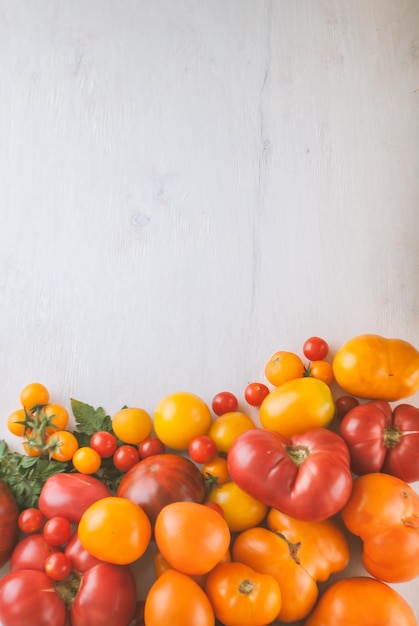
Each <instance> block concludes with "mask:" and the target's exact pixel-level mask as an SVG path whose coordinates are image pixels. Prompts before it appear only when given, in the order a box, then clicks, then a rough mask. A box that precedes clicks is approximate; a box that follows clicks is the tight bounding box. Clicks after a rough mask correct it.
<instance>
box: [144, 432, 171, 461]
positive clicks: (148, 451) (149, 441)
mask: <svg viewBox="0 0 419 626" xmlns="http://www.w3.org/2000/svg"><path fill="white" fill-rule="evenodd" d="M138 452H139V453H140V458H141V459H146V458H147V457H149V456H154V455H155V454H164V453H165V452H166V446H165V445H164V443H163V442H162V441H161V440H160V439H159V438H158V437H152V436H151V437H146V438H145V439H143V440H142V441H141V442H140V443H139V444H138Z"/></svg>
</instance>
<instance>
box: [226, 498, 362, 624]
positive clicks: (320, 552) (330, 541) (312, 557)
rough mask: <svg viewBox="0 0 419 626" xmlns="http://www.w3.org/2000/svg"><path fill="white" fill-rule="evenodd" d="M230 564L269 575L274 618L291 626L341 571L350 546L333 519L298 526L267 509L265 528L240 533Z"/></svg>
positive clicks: (303, 614) (348, 555)
mask: <svg viewBox="0 0 419 626" xmlns="http://www.w3.org/2000/svg"><path fill="white" fill-rule="evenodd" d="M232 556H233V559H234V560H235V561H239V562H241V563H245V564H246V565H248V566H249V567H252V568H253V569H254V570H256V571H258V572H261V573H263V574H269V575H271V576H274V577H275V579H276V581H277V582H278V584H279V587H280V589H281V592H282V603H281V610H280V612H279V614H278V619H279V620H281V623H282V621H284V622H287V623H288V622H294V621H296V620H300V619H303V618H304V617H306V616H307V615H308V614H309V612H310V611H311V610H312V608H313V606H314V605H315V603H316V601H317V598H318V595H319V586H318V584H319V583H320V582H324V581H326V580H328V578H329V577H330V576H331V575H332V574H334V573H337V572H340V571H342V570H343V569H344V568H345V567H346V565H347V564H348V562H349V557H350V553H349V545H348V541H347V539H346V536H345V534H344V532H343V530H342V529H341V527H340V526H339V525H338V523H337V521H336V520H333V519H327V520H324V521H322V522H303V521H300V520H297V519H295V518H293V517H290V516H288V515H285V514H283V513H281V512H280V511H278V510H276V509H271V510H270V511H269V513H268V517H267V528H265V527H260V526H257V527H253V528H250V529H248V530H245V531H244V532H242V533H240V534H239V535H238V536H237V538H236V540H235V542H234V544H233V549H232Z"/></svg>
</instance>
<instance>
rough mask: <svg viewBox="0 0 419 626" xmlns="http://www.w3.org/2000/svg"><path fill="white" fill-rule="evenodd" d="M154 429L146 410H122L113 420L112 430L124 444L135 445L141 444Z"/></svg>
mask: <svg viewBox="0 0 419 626" xmlns="http://www.w3.org/2000/svg"><path fill="white" fill-rule="evenodd" d="M152 427H153V423H152V421H151V417H150V415H149V414H148V413H147V411H145V410H144V409H139V408H125V409H121V410H120V411H118V412H117V413H115V415H114V416H113V419H112V429H113V431H114V433H115V435H116V436H117V437H118V438H119V439H120V440H121V441H123V442H124V443H132V444H134V445H136V444H139V443H141V442H142V441H143V440H144V439H145V438H146V437H148V436H149V434H150V433H151V429H152Z"/></svg>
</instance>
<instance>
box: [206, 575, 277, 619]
mask: <svg viewBox="0 0 419 626" xmlns="http://www.w3.org/2000/svg"><path fill="white" fill-rule="evenodd" d="M205 590H206V593H207V595H208V597H209V599H210V601H211V604H212V607H213V609H214V613H215V616H216V618H217V619H219V620H220V621H221V622H222V623H223V624H224V626H267V625H268V624H270V623H271V622H272V620H274V619H276V617H277V616H278V613H279V610H280V608H281V590H280V588H279V585H278V582H277V581H276V579H275V578H274V576H271V575H269V574H261V573H260V572H256V571H255V570H253V569H252V568H251V567H249V566H248V565H245V564H244V563H233V562H231V563H224V564H222V565H217V567H215V568H214V569H213V570H212V572H210V574H209V575H208V578H207V581H206V583H205Z"/></svg>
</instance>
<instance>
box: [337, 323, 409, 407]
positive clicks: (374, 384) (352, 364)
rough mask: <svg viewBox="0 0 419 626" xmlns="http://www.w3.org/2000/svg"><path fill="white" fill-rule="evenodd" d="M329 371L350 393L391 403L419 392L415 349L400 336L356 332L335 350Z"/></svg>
mask: <svg viewBox="0 0 419 626" xmlns="http://www.w3.org/2000/svg"><path fill="white" fill-rule="evenodd" d="M333 373H334V375H335V379H336V382H337V384H338V385H339V386H340V387H341V388H342V389H343V390H344V391H345V392H346V393H349V394H351V395H352V396H355V397H357V398H369V399H371V400H387V401H388V402H395V401H397V400H401V399H402V398H407V397H408V396H412V395H414V394H415V393H416V392H417V391H419V352H418V350H417V349H416V348H415V347H414V346H412V345H411V344H410V343H408V342H407V341H404V340H403V339H386V338H385V337H381V336H380V335H372V334H366V335H359V336H357V337H353V338H352V339H349V341H347V342H346V343H344V344H343V345H342V346H341V347H340V348H339V349H338V350H337V352H336V354H335V357H334V359H333Z"/></svg>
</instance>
